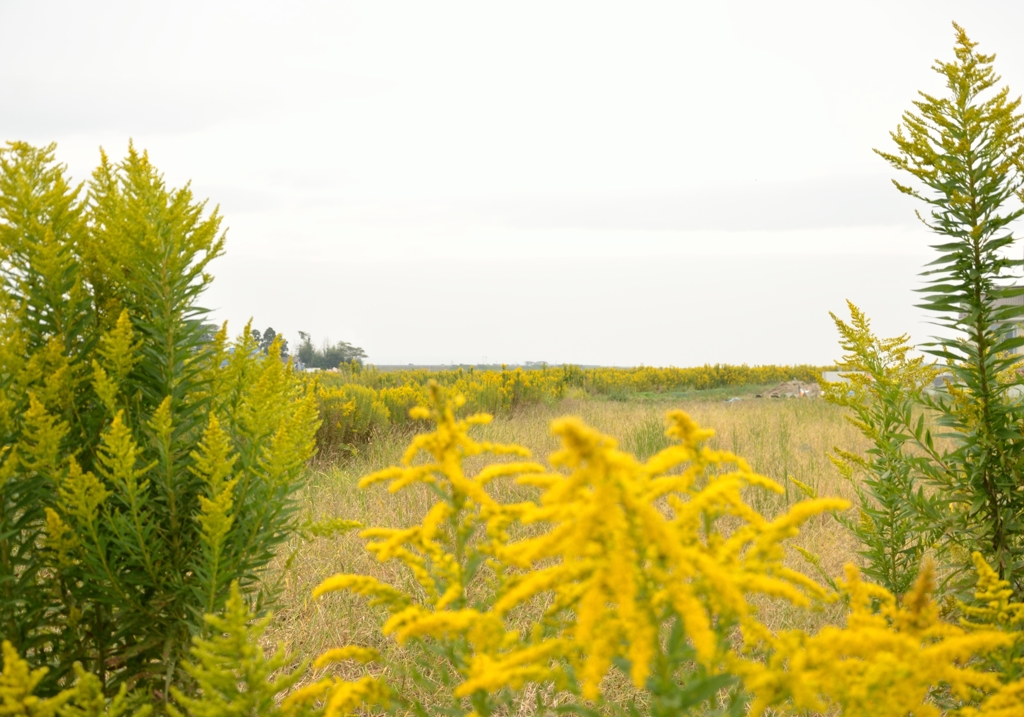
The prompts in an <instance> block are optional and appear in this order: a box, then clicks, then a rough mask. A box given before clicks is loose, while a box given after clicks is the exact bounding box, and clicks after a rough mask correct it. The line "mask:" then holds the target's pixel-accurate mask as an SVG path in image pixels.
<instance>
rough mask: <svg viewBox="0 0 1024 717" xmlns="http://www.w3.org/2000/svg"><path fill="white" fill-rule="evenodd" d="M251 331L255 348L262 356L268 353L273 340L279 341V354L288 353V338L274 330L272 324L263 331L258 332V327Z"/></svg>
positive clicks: (284, 354)
mask: <svg viewBox="0 0 1024 717" xmlns="http://www.w3.org/2000/svg"><path fill="white" fill-rule="evenodd" d="M251 333H252V338H253V340H254V341H255V342H256V346H257V348H258V349H259V350H260V353H262V354H263V355H264V356H266V355H267V354H269V353H270V347H271V346H272V345H273V344H274V341H275V340H276V341H280V342H281V350H280V354H281V356H287V355H288V339H286V338H285V337H284V336H281V335H280V334H278V333H277V332H276V331H274V328H273V327H272V326H268V327H267V330H266V331H263V332H260V330H259V329H253V330H252V332H251Z"/></svg>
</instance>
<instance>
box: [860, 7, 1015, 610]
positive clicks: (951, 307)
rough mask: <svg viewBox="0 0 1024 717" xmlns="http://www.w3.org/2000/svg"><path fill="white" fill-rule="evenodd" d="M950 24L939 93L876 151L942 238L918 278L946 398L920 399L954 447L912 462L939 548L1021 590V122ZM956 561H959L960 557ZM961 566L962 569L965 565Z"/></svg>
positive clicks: (987, 61)
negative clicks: (1014, 253)
mask: <svg viewBox="0 0 1024 717" xmlns="http://www.w3.org/2000/svg"><path fill="white" fill-rule="evenodd" d="M954 27H955V28H956V35H957V44H956V60H955V61H953V62H936V64H935V66H934V69H935V71H936V72H937V73H939V74H940V75H941V76H942V77H943V78H944V79H945V81H946V86H947V88H948V90H949V91H948V94H947V95H946V96H944V97H933V96H931V95H927V94H924V93H921V99H920V100H918V101H916V102H915V103H914V105H915V106H916V108H917V113H913V112H907V113H906V114H905V115H904V116H903V124H902V126H901V127H900V128H899V129H897V131H896V132H894V133H893V135H892V137H893V140H894V142H895V143H896V147H897V151H896V152H895V153H891V154H890V153H885V152H879V154H880V155H881V156H882V157H884V158H885V159H886V160H887V161H888V162H889V163H890V164H891V165H892V166H893V167H895V168H896V169H899V170H901V171H904V172H907V173H908V174H910V175H911V176H912V177H913V178H914V179H915V180H917V183H918V184H917V186H916V187H911V186H905V185H902V184H899V183H896V186H897V187H898V188H899V189H900V191H902V192H905V193H907V194H909V195H911V196H913V197H916V198H917V199H920V200H921V201H923V202H925V203H926V204H927V205H928V207H929V212H928V215H927V216H926V217H922V221H923V222H924V223H925V224H926V225H927V226H928V227H929V228H930V229H931V230H932V231H933V232H935V233H936V234H938V235H939V236H940V237H942V239H941V241H940V243H938V244H936V245H934V247H933V248H934V249H935V250H936V252H937V253H938V257H937V258H936V259H935V260H934V261H933V262H932V263H931V264H930V265H929V268H928V269H927V270H926V271H925V272H924V274H923V275H924V276H925V277H926V280H927V284H926V286H925V287H924V288H923V289H921V292H922V294H923V297H924V302H923V304H922V306H923V308H925V309H927V310H929V311H931V312H932V313H933V315H934V317H935V319H934V321H935V323H936V324H937V325H939V326H941V327H943V328H945V329H948V330H949V331H950V335H949V336H947V337H942V338H936V339H935V340H934V342H933V343H931V344H928V345H927V347H926V350H927V351H928V352H929V353H931V354H932V355H934V356H936V357H938V358H940V359H943V360H944V361H946V362H947V363H948V367H949V371H950V372H951V373H952V374H953V381H952V386H951V388H950V393H949V396H948V397H939V398H936V399H935V400H933V401H929V402H928V404H929V405H930V406H931V407H932V408H934V409H935V410H937V411H938V412H939V419H938V423H939V425H940V426H942V427H943V428H944V429H945V430H946V431H948V432H950V433H952V434H953V435H954V436H955V437H956V439H957V443H958V445H957V447H956V449H955V450H952V451H949V452H947V453H943V454H941V455H940V454H939V453H937V452H935V451H934V450H929V445H930V436H929V435H928V434H927V432H925V433H924V434H923V436H924V440H923V441H919V443H921V444H924V447H925V451H926V453H927V454H928V455H929V456H930V457H931V458H932V460H929V461H921V462H919V463H918V464H917V465H918V466H919V467H920V470H921V472H922V474H923V476H924V477H925V478H926V479H927V480H928V482H930V483H931V484H932V485H933V486H934V487H935V488H936V489H938V491H939V492H940V494H941V495H942V496H943V498H944V499H945V500H946V501H947V505H946V506H945V509H943V510H940V509H936V510H935V511H934V512H932V513H931V514H930V515H929V518H930V519H931V520H933V521H935V522H936V524H937V525H939V526H941V527H942V529H943V539H944V542H945V544H946V545H947V546H949V547H958V548H960V549H961V553H962V554H965V555H969V554H970V551H972V550H974V549H978V550H981V552H982V554H983V555H984V556H985V558H986V560H987V561H988V562H989V563H991V564H993V565H994V566H995V568H996V570H997V572H998V575H999V577H1000V578H1004V577H1006V578H1010V576H1015V577H1013V578H1010V579H1012V580H1015V586H1014V587H1015V590H1016V591H1017V593H1018V594H1021V593H1022V592H1024V570H1022V569H1024V522H1022V520H1024V491H1022V490H1021V488H1022V470H1024V436H1022V434H1021V429H1020V426H1021V425H1022V421H1024V405H1022V404H1021V402H1020V401H1018V400H1016V399H1015V398H1013V397H1011V395H1010V394H1009V392H1008V388H1009V384H1008V383H1005V382H1003V381H1001V380H1000V376H1001V375H1003V374H1006V373H1007V372H1009V371H1011V370H1012V369H1013V368H1014V366H1015V365H1016V363H1017V361H1018V358H1017V357H1016V356H1014V355H1013V353H1012V352H1013V351H1014V350H1016V349H1017V348H1019V347H1021V346H1024V338H1014V337H1013V332H1012V331H1011V329H1012V328H1013V327H1014V324H1015V322H1017V321H1018V320H1020V319H1021V318H1022V316H1024V306H1021V305H1019V304H1018V302H1017V301H1015V299H1017V297H1021V296H1024V288H1021V287H1014V286H1011V285H1009V284H1008V282H1009V281H1010V280H1012V279H1013V276H1014V271H1015V270H1017V269H1020V267H1021V266H1022V264H1024V262H1021V261H1020V260H1018V259H1011V258H1009V257H1008V256H1007V254H1006V251H1007V250H1008V249H1009V248H1010V246H1011V245H1012V244H1013V243H1014V241H1015V237H1014V236H1013V233H1012V232H1011V231H1010V228H1009V225H1010V224H1011V223H1012V222H1013V221H1014V220H1016V219H1019V218H1020V217H1021V216H1022V215H1024V207H1022V206H1021V201H1020V193H1021V190H1022V188H1024V177H1022V173H1021V161H1022V159H1024V142H1022V140H1024V134H1022V123H1024V116H1022V115H1021V113H1020V112H1019V109H1020V99H1019V98H1018V99H1015V100H1011V99H1010V98H1009V90H1008V89H1007V88H1005V87H1004V88H1002V89H1000V90H995V89H994V88H995V86H996V84H997V83H998V82H999V79H1000V78H999V77H998V76H997V75H996V74H995V72H994V70H993V69H992V62H993V60H994V58H995V56H994V55H983V54H981V53H978V52H976V51H975V45H976V43H973V42H971V40H970V39H969V38H968V37H967V34H966V33H965V32H964V30H963V29H962V28H960V27H959V26H956V25H954ZM965 562H966V561H965ZM965 567H970V565H969V562H968V563H967V565H965Z"/></svg>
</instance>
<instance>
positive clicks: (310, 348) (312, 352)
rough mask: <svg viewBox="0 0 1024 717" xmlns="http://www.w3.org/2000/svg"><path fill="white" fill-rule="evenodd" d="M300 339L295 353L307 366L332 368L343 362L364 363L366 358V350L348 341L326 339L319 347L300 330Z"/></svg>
mask: <svg viewBox="0 0 1024 717" xmlns="http://www.w3.org/2000/svg"><path fill="white" fill-rule="evenodd" d="M299 339H300V341H301V343H299V348H298V351H297V352H296V354H295V355H296V357H297V358H298V359H299V361H301V362H302V363H303V364H304V365H305V366H306V368H319V369H332V368H338V367H339V366H341V365H342V364H353V365H356V364H358V365H362V363H363V361H365V360H366V352H365V351H363V350H362V349H361V348H359V347H358V346H353V345H352V344H350V343H348V342H347V341H339V342H338V343H336V344H332V343H331V342H330V341H329V340H326V339H325V340H324V343H323V345H322V346H320V347H319V348H317V347H316V346H314V345H313V340H312V339H311V338H310V336H309V334H307V333H306V332H304V331H300V332H299Z"/></svg>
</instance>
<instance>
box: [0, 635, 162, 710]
mask: <svg viewBox="0 0 1024 717" xmlns="http://www.w3.org/2000/svg"><path fill="white" fill-rule="evenodd" d="M2 650H3V658H4V667H3V673H2V674H0V700H2V702H0V714H4V715H24V716H25V717H58V715H59V716H60V717H148V715H150V714H152V712H153V708H152V707H150V706H148V705H142V706H140V707H137V708H133V707H132V706H131V705H130V701H129V699H128V695H127V687H126V686H125V685H121V689H120V690H119V691H118V692H117V694H116V695H115V696H114V698H113V699H107V698H106V696H105V695H104V694H103V685H102V684H100V681H99V679H98V678H97V677H96V676H95V675H91V674H89V673H87V672H85V670H83V669H82V667H81V665H79V664H77V663H76V664H75V665H74V672H75V676H76V681H75V683H74V685H73V686H71V687H68V688H67V689H64V690H61V691H60V692H58V693H57V694H55V695H51V696H48V697H46V696H41V695H37V694H36V689H37V688H38V687H39V685H40V683H41V682H42V681H43V679H44V678H45V677H46V673H47V671H48V669H47V668H46V667H39V668H36V669H32V668H31V667H30V666H29V664H28V662H26V661H25V660H23V659H22V658H21V656H20V655H18V651H17V650H15V649H14V646H13V645H12V644H11V643H10V642H9V641H7V640H4V641H3V645H2Z"/></svg>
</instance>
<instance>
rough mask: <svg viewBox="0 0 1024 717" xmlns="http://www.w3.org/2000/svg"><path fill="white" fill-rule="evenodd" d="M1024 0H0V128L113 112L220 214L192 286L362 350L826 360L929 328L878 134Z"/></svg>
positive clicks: (68, 127)
mask: <svg viewBox="0 0 1024 717" xmlns="http://www.w3.org/2000/svg"><path fill="white" fill-rule="evenodd" d="M952 20H956V21H957V22H959V23H960V24H962V25H964V26H966V28H967V30H968V32H969V33H970V35H971V36H972V38H973V39H974V40H976V41H979V42H980V43H981V48H980V49H981V50H982V51H986V52H996V53H997V54H998V59H997V62H996V67H997V70H998V71H999V72H1000V73H1001V74H1002V76H1003V79H1004V81H1005V82H1006V83H1008V84H1009V85H1010V87H1011V89H1012V90H1013V91H1014V93H1015V94H1017V93H1020V92H1024V44H1022V43H1021V42H1020V30H1021V28H1022V27H1024V3H1021V2H1011V1H1003V2H996V1H994V0H988V1H984V0H972V2H970V3H965V2H939V1H937V0H928V1H920V2H918V1H911V0H888V1H887V2H873V1H865V0H860V1H859V2H857V3H835V2H833V3H825V2H821V1H820V0H818V1H816V2H806V3H796V2H763V1H755V2H701V3H697V2H684V1H681V0H677V1H676V2H666V3H653V2H650V3H649V2H639V1H637V0H632V1H630V2H625V1H623V2H617V3H608V2H594V1H592V0H591V1H589V2H557V1H554V0H547V1H545V2H525V1H523V0H517V1H516V2H505V3H498V2H480V1H479V0H478V1H475V2H465V3H449V2H436V1H431V2H423V1H422V0H420V1H417V2H408V3H397V2H386V1H384V0H373V2H357V3H346V2H337V1H335V2H323V3H313V2H294V1H292V2H277V3H263V2H252V1H246V2H234V3H229V2H211V1H209V0H207V1H205V2H180V1H179V2H174V3H157V2H145V3H140V2H102V3H99V2H95V3H94V2H79V1H76V2H45V1H41V0H34V1H32V2H28V1H24V2H19V1H16V0H0V37H2V38H3V40H2V42H3V50H2V59H0V87H2V88H3V89H2V90H0V141H3V140H14V139H22V140H27V141H29V142H33V143H37V144H44V143H48V142H51V141H56V142H57V143H58V156H59V158H60V159H61V160H62V161H64V162H66V163H67V164H68V165H69V167H70V170H71V172H72V174H73V176H74V177H75V178H77V179H86V178H87V177H88V176H89V173H90V172H91V170H92V168H93V167H94V166H95V164H96V161H97V159H98V150H99V147H101V146H102V147H104V148H106V150H107V151H108V152H109V153H110V154H111V155H112V156H114V157H119V156H122V155H123V153H124V151H125V148H126V146H127V143H128V140H129V138H133V139H134V141H135V144H136V146H137V147H140V148H145V149H148V150H149V152H150V156H151V157H152V159H153V161H154V162H155V164H156V165H157V166H158V167H159V168H160V169H161V170H162V171H163V172H164V173H165V175H166V178H167V179H168V181H169V182H170V183H171V184H172V185H175V186H178V185H180V184H182V183H184V182H186V181H188V180H192V183H193V187H194V189H195V190H196V192H197V194H198V195H199V196H200V197H204V198H205V197H208V198H209V199H210V201H211V204H219V205H220V207H221V210H222V213H223V214H224V215H225V217H226V221H225V223H226V225H227V226H228V227H230V229H229V232H228V250H227V254H226V256H225V257H223V258H222V259H220V260H218V262H217V263H215V264H214V265H213V272H214V274H215V275H216V277H217V279H216V281H215V282H214V285H213V288H212V289H211V291H210V292H209V293H208V294H207V297H206V301H207V303H208V305H209V306H211V308H213V309H214V316H215V318H217V319H218V320H227V321H229V322H230V325H231V327H232V328H233V329H234V330H235V331H240V330H241V328H242V325H243V324H244V322H245V321H246V320H247V319H248V318H249V317H253V318H254V321H255V325H256V326H257V327H258V328H260V329H264V328H266V327H267V326H272V327H273V328H274V329H276V330H277V331H278V332H281V333H284V334H285V335H286V336H287V337H288V338H289V339H290V340H291V341H293V342H294V341H295V340H297V332H298V331H299V330H303V331H306V332H309V333H311V334H312V335H313V337H314V339H315V340H316V341H318V342H319V341H320V340H322V339H323V338H325V337H329V338H330V339H332V340H338V339H342V340H346V341H349V342H351V343H354V344H356V345H357V346H361V347H363V348H364V349H365V350H366V352H367V353H368V354H369V357H370V360H371V361H372V362H374V363H379V364H389V363H409V362H416V363H450V362H456V363H458V362H467V363H476V362H481V361H484V360H486V361H489V362H502V361H504V362H509V363H513V362H522V361H541V360H545V361H548V362H552V363H560V362H574V363H586V364H614V365H636V364H641V363H642V364H647V365H670V364H671V365H677V366H686V365H695V364H701V363H704V362H731V363H740V362H747V363H798V362H809V363H819V364H821V363H828V362H831V361H832V360H834V359H835V358H837V357H838V355H839V353H840V352H839V349H838V346H837V343H836V335H835V331H834V328H833V326H832V324H831V320H830V319H829V316H828V312H829V311H830V310H832V311H836V312H844V311H845V304H844V301H845V300H846V299H847V298H849V299H852V300H853V301H854V302H855V303H857V304H859V305H860V306H861V307H862V308H863V309H865V310H866V311H867V312H868V314H869V315H870V316H871V317H873V319H874V326H875V328H876V330H877V331H878V333H880V334H882V335H886V336H888V335H894V334H899V333H903V332H910V333H911V334H912V335H913V336H914V338H915V339H917V340H924V339H925V337H926V336H927V334H928V326H927V325H926V324H924V323H923V321H922V320H923V317H922V315H921V313H920V312H919V310H917V309H914V308H913V306H912V304H913V303H914V295H913V293H912V291H911V290H912V288H913V287H914V286H916V285H917V284H918V279H917V277H916V274H917V272H918V271H919V269H920V267H921V266H922V265H923V264H924V263H925V262H926V261H927V260H928V259H929V249H928V243H929V241H930V238H929V236H928V234H927V232H926V230H924V228H923V227H920V225H918V224H916V220H915V219H914V215H913V210H914V209H915V206H914V204H915V203H914V202H913V200H910V199H908V198H905V197H902V196H901V195H899V194H898V193H897V192H896V190H895V189H894V188H892V187H891V185H890V184H889V178H890V177H891V176H893V174H892V172H891V171H889V170H888V168H887V167H886V165H885V164H884V162H882V160H881V159H880V158H878V157H876V156H875V155H874V154H873V153H872V152H871V149H872V147H879V148H886V149H887V148H888V143H889V138H888V132H889V131H890V130H892V129H894V128H895V126H896V124H897V123H898V121H899V118H900V115H901V113H902V112H903V111H904V110H906V109H908V108H909V107H910V102H911V100H913V99H914V97H915V93H916V91H917V90H919V89H924V90H928V91H932V92H939V91H941V89H942V86H941V80H940V78H939V77H938V75H936V74H935V73H933V72H932V71H931V70H930V67H931V64H932V61H933V60H934V59H935V58H937V57H938V58H942V59H950V58H951V57H952V46H953V31H952V28H951V26H950V22H951V21H952Z"/></svg>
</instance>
